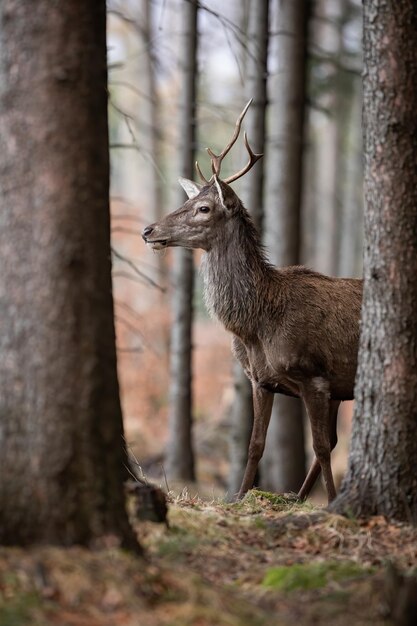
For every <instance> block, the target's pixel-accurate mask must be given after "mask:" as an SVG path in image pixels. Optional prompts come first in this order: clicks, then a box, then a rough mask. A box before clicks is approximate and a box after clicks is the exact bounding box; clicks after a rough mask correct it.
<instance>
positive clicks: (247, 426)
mask: <svg viewBox="0 0 417 626" xmlns="http://www.w3.org/2000/svg"><path fill="white" fill-rule="evenodd" d="M244 8H245V7H244V6H243V7H242V14H243V13H244ZM248 9H249V11H248V20H247V28H248V31H247V37H246V47H245V52H246V54H245V63H244V67H245V77H244V82H245V89H244V91H245V99H246V100H249V99H250V98H253V102H252V105H251V107H250V109H249V111H248V113H247V116H246V121H245V125H246V130H247V133H248V137H249V138H250V142H251V146H252V149H253V150H254V151H255V152H256V153H258V154H259V153H263V152H264V151H265V150H264V148H265V136H266V134H265V117H266V106H267V97H266V85H267V74H268V72H267V60H268V35H269V0H258V1H257V2H250V3H249V6H248ZM242 22H243V20H242ZM263 183H264V160H261V161H260V162H259V163H258V164H257V166H256V167H255V168H254V169H253V170H252V171H251V172H249V174H248V175H247V177H246V178H244V179H242V185H241V189H242V191H241V192H240V194H239V195H240V197H241V199H242V202H243V203H244V205H245V206H247V207H248V209H249V211H250V213H251V215H252V218H253V220H254V222H255V224H256V226H257V228H258V230H259V231H261V230H262V222H263V205H264V185H263ZM233 377H234V389H235V396H234V403H233V407H232V414H231V434H230V473H229V484H228V487H229V494H230V495H231V496H233V495H234V494H236V493H237V492H238V491H239V487H240V484H241V482H242V478H243V473H244V471H245V467H246V462H247V454H248V446H249V439H250V435H251V431H252V422H253V400H252V390H251V384H250V382H249V380H248V378H247V376H246V375H245V373H244V371H243V369H242V367H241V366H240V364H239V363H237V362H236V363H235V364H234V367H233Z"/></svg>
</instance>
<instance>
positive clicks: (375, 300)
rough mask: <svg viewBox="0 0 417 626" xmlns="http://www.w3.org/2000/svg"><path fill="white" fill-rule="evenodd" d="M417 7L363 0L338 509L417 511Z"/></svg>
mask: <svg viewBox="0 0 417 626" xmlns="http://www.w3.org/2000/svg"><path fill="white" fill-rule="evenodd" d="M416 40H417V8H416V4H415V2H413V0H401V1H400V2H389V1H386V2H380V1H377V0H365V2H364V65H365V71H364V79H363V86H364V105H363V119H364V139H365V146H364V147H365V199H366V210H365V256H364V266H365V285H364V302H363V312H362V334H361V341H360V350H359V366H358V373H357V384H356V391H355V397H356V408H355V416H354V426H353V434H352V441H351V449H350V455H349V468H348V473H347V476H346V478H345V480H344V482H343V484H342V489H341V492H340V495H339V497H338V498H337V500H336V501H335V503H334V504H333V506H332V508H333V510H335V511H337V512H341V513H348V514H354V515H386V516H387V517H389V518H391V519H392V518H394V519H401V520H406V521H410V520H413V521H414V522H415V521H416V519H417V481H416V472H415V459H416V457H417V408H416V407H417V398H416V390H417V315H416V312H417V279H416V276H417V187H416V180H417V118H416V110H417V55H416V48H415V42H416Z"/></svg>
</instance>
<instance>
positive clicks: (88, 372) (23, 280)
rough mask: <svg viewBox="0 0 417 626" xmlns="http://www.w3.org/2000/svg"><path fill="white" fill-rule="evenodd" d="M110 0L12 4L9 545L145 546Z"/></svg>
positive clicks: (4, 526)
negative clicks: (120, 257)
mask: <svg viewBox="0 0 417 626" xmlns="http://www.w3.org/2000/svg"><path fill="white" fill-rule="evenodd" d="M105 11H106V6H105V2H104V0H103V1H99V0H96V1H95V2H79V1H77V0H71V1H70V2H66V3H64V4H53V5H51V3H50V2H47V1H46V0H39V2H36V3H35V4H34V3H32V2H29V1H27V0H26V1H22V2H18V3H16V2H11V1H8V0H6V1H5V2H2V3H1V6H0V37H1V40H0V47H1V51H2V54H1V60H0V63H1V65H0V86H1V87H0V89H1V91H0V142H1V155H2V158H1V162H0V205H1V211H0V223H1V228H0V254H1V258H2V271H1V275H0V308H1V320H2V328H1V335H0V348H1V354H2V359H1V363H0V457H1V468H2V471H1V474H0V541H1V542H3V543H6V544H29V543H33V542H50V543H51V542H52V543H60V544H65V545H69V544H75V543H81V544H88V543H90V542H92V541H94V540H99V539H100V538H101V537H103V536H105V535H112V536H115V537H116V538H117V539H118V540H119V541H120V542H121V543H122V544H124V545H129V546H137V544H136V540H135V538H134V536H133V533H132V531H131V529H130V526H129V523H128V519H127V514H126V511H125V506H124V492H123V480H124V477H125V469H124V467H123V465H124V463H125V462H126V456H125V452H124V450H123V443H122V437H123V426H122V415H121V409H120V402H119V389H118V380H117V373H116V351H115V333H114V322H113V301H112V285H111V277H110V269H111V268H110V218H109V150H108V136H107V133H108V128H107V70H106V13H105Z"/></svg>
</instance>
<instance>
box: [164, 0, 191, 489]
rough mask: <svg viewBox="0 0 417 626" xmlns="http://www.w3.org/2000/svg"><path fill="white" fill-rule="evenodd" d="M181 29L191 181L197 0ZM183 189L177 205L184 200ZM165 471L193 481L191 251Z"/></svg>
mask: <svg viewBox="0 0 417 626" xmlns="http://www.w3.org/2000/svg"><path fill="white" fill-rule="evenodd" d="M182 12H183V20H182V23H183V25H184V30H183V44H182V57H181V73H182V76H183V84H182V89H181V100H180V120H179V138H178V140H179V148H178V149H179V152H180V159H181V164H180V172H179V173H180V175H181V176H183V177H184V178H190V179H192V178H193V170H194V160H195V150H196V91H197V89H196V87H197V85H196V77H197V13H198V3H197V1H196V0H190V1H189V2H184V3H183V5H182ZM185 199H186V198H185V196H184V193H183V192H182V191H180V192H179V194H178V206H181V204H183V203H184V201H185ZM172 283H173V299H172V315H173V319H172V332H171V366H170V377H171V379H170V401H169V418H168V419H169V439H168V448H167V473H168V476H169V477H170V478H173V479H178V480H195V462H194V451H193V443H192V423H193V419H192V320H193V289H194V261H193V253H192V251H191V250H186V249H184V248H178V249H177V250H175V251H174V269H173V281H172Z"/></svg>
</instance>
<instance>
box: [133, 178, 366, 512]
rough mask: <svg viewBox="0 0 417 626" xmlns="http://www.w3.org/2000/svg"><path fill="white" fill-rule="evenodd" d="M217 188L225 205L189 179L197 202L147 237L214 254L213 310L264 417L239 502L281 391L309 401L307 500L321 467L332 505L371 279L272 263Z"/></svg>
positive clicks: (206, 272) (208, 257)
mask: <svg viewBox="0 0 417 626" xmlns="http://www.w3.org/2000/svg"><path fill="white" fill-rule="evenodd" d="M183 182H185V183H186V182H187V181H183ZM217 184H218V185H220V186H221V195H222V197H223V200H224V203H222V201H221V197H220V194H219V190H218V188H216V185H215V184H214V183H211V184H209V185H207V186H205V187H203V188H202V189H200V188H198V187H197V186H196V185H195V184H194V183H191V182H190V181H188V187H187V191H188V192H190V186H191V195H192V197H191V199H190V200H188V201H187V202H186V203H185V204H184V206H183V207H181V208H180V209H178V210H177V211H174V212H173V213H171V214H170V215H168V216H167V217H166V218H165V219H163V220H161V221H160V222H159V223H157V224H152V225H151V226H149V227H147V228H146V229H145V230H144V232H143V237H144V239H145V241H146V242H147V243H150V244H151V245H153V246H154V247H156V248H161V247H166V246H183V247H189V248H203V249H204V250H205V251H206V254H205V256H204V259H203V262H202V273H203V277H204V284H205V298H206V303H207V306H208V308H209V310H210V311H211V313H212V314H214V315H215V316H216V317H217V318H218V319H219V320H220V321H221V322H222V323H223V324H224V326H225V327H226V329H227V330H229V331H230V332H232V333H233V344H232V348H233V352H234V354H235V355H236V357H237V358H238V359H239V361H240V362H241V364H242V366H243V368H244V370H245V372H246V374H247V375H248V377H249V378H250V380H251V381H252V386H253V395H254V412H255V419H254V426H253V431H252V437H251V442H250V446H249V457H248V464H247V467H246V471H245V475H244V478H243V482H242V486H241V489H240V492H239V496H242V495H243V494H244V493H245V492H246V491H247V490H248V489H250V488H251V487H252V486H253V481H254V479H255V474H256V470H257V466H258V463H259V460H260V458H261V456H262V454H263V450H264V446H265V438H266V432H267V429H268V424H269V419H270V414H271V409H272V398H273V393H285V394H288V395H293V396H297V397H300V398H302V400H303V402H304V404H305V406H306V409H307V413H308V416H309V419H310V423H311V428H312V434H313V447H314V451H315V454H316V460H315V461H314V463H313V465H312V467H311V469H310V471H309V474H308V476H307V478H306V480H305V482H304V484H303V486H302V488H301V489H300V492H299V496H300V497H306V496H307V495H308V493H309V491H310V489H311V487H312V486H313V484H314V482H315V480H316V478H317V476H318V474H319V472H320V469H322V471H323V475H324V479H325V483H326V488H327V493H328V498H329V501H330V500H332V499H333V498H334V497H335V494H336V492H335V488H334V482H333V476H332V472H331V466H330V452H331V449H332V448H333V447H334V446H335V445H336V440H337V437H336V417H337V409H338V406H339V403H340V401H341V400H350V399H352V398H353V387H354V379H355V372H356V365H357V351H358V340H359V318H360V309H361V298H362V281H360V280H356V279H347V278H331V277H329V276H324V275H322V274H319V273H317V272H314V271H312V270H309V269H308V268H305V267H301V266H295V267H286V268H275V267H273V266H272V265H271V264H270V263H268V261H267V259H266V257H265V254H264V250H263V248H262V246H261V242H260V238H259V235H258V233H257V231H256V229H255V227H254V225H253V223H252V220H251V218H250V216H249V214H248V212H247V211H246V210H245V208H244V207H243V206H242V203H241V202H240V200H239V198H238V197H237V196H236V194H235V193H234V192H233V190H232V189H231V188H230V187H229V186H228V185H226V184H225V183H224V182H222V181H219V180H218V181H217ZM193 189H194V191H193ZM201 207H203V210H201ZM207 209H208V210H207Z"/></svg>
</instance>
